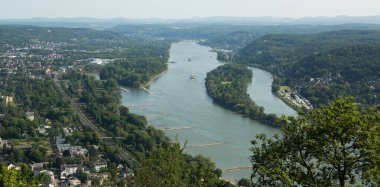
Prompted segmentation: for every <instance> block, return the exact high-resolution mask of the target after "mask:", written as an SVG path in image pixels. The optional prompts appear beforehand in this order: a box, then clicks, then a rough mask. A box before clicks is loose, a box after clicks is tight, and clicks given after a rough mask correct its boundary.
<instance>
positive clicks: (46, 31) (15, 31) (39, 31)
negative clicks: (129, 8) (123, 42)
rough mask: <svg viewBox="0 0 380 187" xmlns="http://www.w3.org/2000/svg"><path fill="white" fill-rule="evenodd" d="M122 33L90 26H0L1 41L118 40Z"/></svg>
mask: <svg viewBox="0 0 380 187" xmlns="http://www.w3.org/2000/svg"><path fill="white" fill-rule="evenodd" d="M120 37H122V35H120V34H118V33H113V32H110V31H99V30H95V29H89V28H59V27H36V26H17V25H16V26H15V25H3V26H0V42H8V43H16V42H27V41H30V40H44V41H52V42H60V41H70V40H86V39H92V40H96V39H98V40H117V39H120Z"/></svg>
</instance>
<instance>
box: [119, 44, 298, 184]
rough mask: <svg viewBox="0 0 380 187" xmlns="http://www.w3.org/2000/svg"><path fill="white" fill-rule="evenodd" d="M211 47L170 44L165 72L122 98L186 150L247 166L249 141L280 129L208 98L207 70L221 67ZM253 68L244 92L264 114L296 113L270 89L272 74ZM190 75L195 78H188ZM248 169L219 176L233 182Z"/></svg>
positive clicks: (222, 162) (226, 163) (222, 164)
mask: <svg viewBox="0 0 380 187" xmlns="http://www.w3.org/2000/svg"><path fill="white" fill-rule="evenodd" d="M210 50H211V48H209V47H205V46H201V45H198V44H196V43H195V42H188V41H184V42H178V43H174V44H172V47H171V49H170V59H169V62H173V63H169V64H168V71H167V72H165V73H164V74H163V75H162V76H161V77H159V78H158V79H157V80H156V81H154V82H153V83H152V84H151V86H150V88H149V91H150V92H151V93H148V92H145V91H143V90H140V89H134V88H128V90H129V91H128V92H123V93H122V94H123V95H122V96H123V99H122V102H123V104H124V105H126V106H128V107H129V109H130V111H131V112H133V113H137V114H140V115H144V116H146V117H147V119H148V122H149V125H152V126H154V127H156V128H158V129H165V133H166V135H168V136H169V137H171V138H173V139H175V138H176V137H178V140H179V141H180V142H181V143H182V144H183V143H184V142H186V141H187V148H186V149H185V151H186V153H189V154H192V155H197V154H202V155H204V156H207V157H210V158H211V159H212V161H213V162H215V163H216V166H217V167H218V168H221V169H230V168H237V167H247V166H250V165H251V164H250V161H249V156H250V155H251V152H250V151H249V148H250V147H251V143H250V141H251V140H252V139H253V138H254V137H255V136H256V134H262V133H264V134H267V135H268V136H272V135H274V134H276V133H281V130H280V129H278V128H273V127H270V126H267V125H264V124H261V123H259V122H257V121H254V120H250V119H249V118H246V117H243V116H241V115H239V114H236V113H234V112H231V111H229V110H226V109H224V108H222V107H220V106H219V105H217V104H214V103H213V102H212V99H211V98H210V97H209V96H208V95H207V93H206V88H205V78H206V73H207V72H209V71H211V70H213V69H215V68H216V67H218V66H220V65H222V64H223V63H221V62H218V61H217V59H216V53H214V52H211V51H210ZM250 69H251V70H252V71H253V79H252V83H251V84H250V85H249V88H248V93H249V94H250V96H251V98H252V99H253V100H254V101H255V102H256V103H257V104H258V105H260V106H263V107H264V108H265V111H266V112H267V113H275V114H277V115H281V114H285V115H296V112H295V111H294V110H292V109H291V108H290V107H288V106H287V105H286V104H284V103H283V102H282V101H281V100H280V99H279V98H277V97H276V96H275V95H274V94H272V92H271V84H272V75H271V74H270V73H268V72H266V71H263V70H260V69H257V68H250ZM191 75H194V76H195V79H194V80H192V79H190V76H191ZM250 173H251V171H250V169H245V170H239V171H235V172H224V173H223V177H224V178H226V179H229V180H233V181H234V180H235V179H236V180H238V179H240V178H242V177H249V175H250Z"/></svg>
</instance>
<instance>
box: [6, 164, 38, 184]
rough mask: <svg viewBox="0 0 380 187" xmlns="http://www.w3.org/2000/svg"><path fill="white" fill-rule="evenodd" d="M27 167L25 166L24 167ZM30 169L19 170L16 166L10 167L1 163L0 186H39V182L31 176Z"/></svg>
mask: <svg viewBox="0 0 380 187" xmlns="http://www.w3.org/2000/svg"><path fill="white" fill-rule="evenodd" d="M22 168H23V169H25V167H22ZM31 175H32V173H31V171H30V170H21V171H17V170H16V169H15V168H12V169H9V170H8V168H7V167H5V166H4V165H3V164H1V165H0V186H6V187H27V186H28V187H37V186H38V182H37V181H36V180H35V179H34V178H31V177H30V176H31Z"/></svg>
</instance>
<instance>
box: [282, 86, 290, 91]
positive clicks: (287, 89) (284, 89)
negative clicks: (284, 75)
mask: <svg viewBox="0 0 380 187" xmlns="http://www.w3.org/2000/svg"><path fill="white" fill-rule="evenodd" d="M280 91H286V92H291V91H292V89H290V87H289V86H280Z"/></svg>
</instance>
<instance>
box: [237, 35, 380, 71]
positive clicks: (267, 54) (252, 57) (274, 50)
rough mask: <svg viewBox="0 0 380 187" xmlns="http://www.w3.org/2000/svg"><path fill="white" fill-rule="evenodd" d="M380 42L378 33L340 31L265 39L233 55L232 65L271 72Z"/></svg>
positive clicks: (276, 36) (262, 38)
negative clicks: (324, 54)
mask: <svg viewBox="0 0 380 187" xmlns="http://www.w3.org/2000/svg"><path fill="white" fill-rule="evenodd" d="M372 42H380V31H371V30H340V31H331V32H324V33H318V34H305V35H297V34H279V35H265V36H263V37H261V38H259V39H258V40H256V41H254V42H252V43H250V44H248V45H247V46H246V47H244V48H242V49H241V50H239V51H238V52H237V54H236V55H235V61H237V62H241V63H247V64H251V65H256V66H259V67H262V68H265V69H268V70H273V69H274V67H276V66H277V65H278V64H287V63H293V62H295V61H296V60H297V59H299V58H300V57H303V56H307V55H311V54H317V53H319V52H322V51H328V50H331V49H335V48H340V47H344V46H350V45H353V44H360V43H372Z"/></svg>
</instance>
